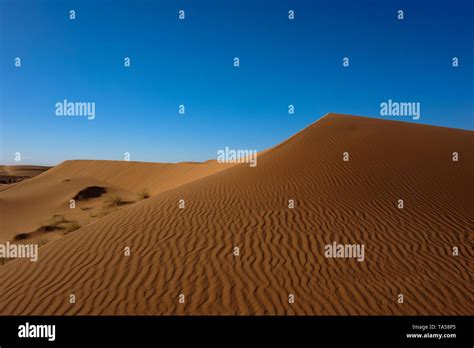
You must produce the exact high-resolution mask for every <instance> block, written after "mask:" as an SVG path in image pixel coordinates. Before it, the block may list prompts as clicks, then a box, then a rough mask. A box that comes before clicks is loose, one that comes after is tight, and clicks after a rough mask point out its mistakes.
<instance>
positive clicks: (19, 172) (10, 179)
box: [0, 165, 51, 191]
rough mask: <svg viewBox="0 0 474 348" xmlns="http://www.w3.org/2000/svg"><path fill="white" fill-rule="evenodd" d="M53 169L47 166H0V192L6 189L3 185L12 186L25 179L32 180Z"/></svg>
mask: <svg viewBox="0 0 474 348" xmlns="http://www.w3.org/2000/svg"><path fill="white" fill-rule="evenodd" d="M49 168H51V167H45V166H23V165H17V166H4V165H0V191H2V190H3V189H5V187H2V185H3V184H11V183H15V182H19V181H22V180H24V179H29V178H32V177H34V176H36V175H39V174H41V173H43V172H44V171H46V170H48V169H49Z"/></svg>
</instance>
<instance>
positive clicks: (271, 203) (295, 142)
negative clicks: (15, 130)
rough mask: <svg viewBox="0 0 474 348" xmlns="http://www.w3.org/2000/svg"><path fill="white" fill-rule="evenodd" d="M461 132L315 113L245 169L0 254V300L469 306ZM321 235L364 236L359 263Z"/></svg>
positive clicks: (139, 306)
mask: <svg viewBox="0 0 474 348" xmlns="http://www.w3.org/2000/svg"><path fill="white" fill-rule="evenodd" d="M473 139H474V138H473V132H471V131H464V130H455V129H447V128H442V127H433V126H425V125H416V124H410V123H404V122H393V121H385V120H377V119H370V118H363V117H355V116H349V115H339V114H329V115H327V116H326V117H323V118H321V119H320V120H319V121H318V122H316V123H314V124H312V125H311V126H309V127H308V128H306V129H305V130H303V131H301V132H299V133H298V134H296V135H295V136H293V137H291V138H289V139H288V140H286V141H285V142H283V143H282V144H280V145H278V146H276V147H274V148H272V149H270V150H268V151H266V152H265V153H264V154H262V155H261V156H260V157H259V159H258V165H257V167H255V168H250V167H249V166H248V165H245V164H242V165H235V166H234V167H232V168H227V169H226V170H223V171H220V172H215V173H213V175H211V176H203V177H202V178H199V179H196V180H193V181H190V182H187V183H182V184H180V185H177V186H176V187H170V188H169V189H168V190H163V191H161V192H159V193H157V194H156V195H155V196H153V197H151V198H150V199H147V200H144V201H141V202H139V203H136V204H134V205H132V206H130V207H127V208H124V209H123V210H120V211H118V212H117V213H114V214H111V215H109V216H106V217H104V218H102V219H101V220H99V221H97V222H95V223H93V224H90V225H88V226H86V227H84V228H81V229H79V230H78V231H75V232H74V233H72V234H69V235H67V236H65V237H62V238H61V239H58V240H57V241H54V242H52V243H49V244H47V245H45V246H43V247H42V248H40V261H38V262H37V263H31V262H29V261H27V260H15V261H12V262H9V263H8V264H6V265H4V266H2V267H0V294H1V295H0V313H2V314H17V315H63V314H65V315H77V314H81V315H93V314H94V315H125V314H127V315H138V314H139V315H158V314H164V315H170V314H178V315H181V314H191V315H192V314H204V315H285V314H286V315H295V314H296V315H361V314H362V315H391V314H394V315H406V314H419V315H440V314H444V315H469V314H472V313H473V312H474V305H473V301H472V300H473V295H472V294H473V290H474V287H473V285H472V284H473V282H472V274H471V272H470V270H471V269H472V260H473V252H472V248H471V245H472V242H473V238H472V233H471V232H472V229H473V227H474V219H473V216H472V211H473V209H472V208H473V207H474V202H473V197H472V194H471V195H470V194H469V192H472V174H473V167H472V163H473V161H472V160H473V159H474V158H473V154H472V145H473ZM454 151H456V152H459V154H460V160H459V162H453V161H452V159H451V156H452V153H453V152H454ZM344 152H348V153H349V156H350V160H349V162H344V161H343V160H342V154H343V153H344ZM105 167H106V166H105V165H104V168H105ZM55 169H56V170H57V171H58V172H59V170H60V167H57V168H53V169H51V170H50V171H51V172H52V171H54V170H55ZM104 170H105V169H104ZM130 170H132V169H130ZM31 180H34V179H31ZM116 180H121V179H118V178H117V179H116ZM25 184H26V182H25ZM400 198H401V199H403V200H404V204H405V207H404V209H398V208H397V200H398V199H400ZM181 199H184V201H185V204H186V206H185V208H184V209H179V204H178V202H179V200H181ZM289 199H294V200H295V208H294V209H289V208H288V200H289ZM333 241H337V242H339V243H364V244H365V246H366V256H365V261H364V262H360V263H358V262H356V261H355V260H346V259H344V260H337V259H327V258H325V257H324V254H323V248H324V245H326V244H328V243H332V242H333ZM236 246H238V247H239V248H240V256H234V255H233V248H234V247H236ZM453 246H458V247H459V252H460V255H459V256H457V257H453V256H452V254H451V249H452V247H453ZM125 247H130V248H131V256H129V257H128V256H124V254H123V249H124V248H125ZM71 293H74V294H75V295H76V298H77V303H75V304H70V303H69V302H68V299H69V294H71ZM400 293H401V294H403V295H404V299H405V300H404V301H405V302H404V303H403V304H398V303H397V295H398V294H400ZM179 294H184V295H185V296H186V300H185V303H184V304H183V303H179V301H178V296H179ZM289 294H294V296H295V302H294V303H292V304H290V303H288V295H289Z"/></svg>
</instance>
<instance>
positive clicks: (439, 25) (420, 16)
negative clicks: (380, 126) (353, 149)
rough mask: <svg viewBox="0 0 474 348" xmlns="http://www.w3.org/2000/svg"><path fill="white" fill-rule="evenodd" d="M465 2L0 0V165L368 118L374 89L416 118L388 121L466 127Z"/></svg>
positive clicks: (250, 143) (161, 152) (265, 135)
mask: <svg viewBox="0 0 474 348" xmlns="http://www.w3.org/2000/svg"><path fill="white" fill-rule="evenodd" d="M70 9H74V10H75V11H76V20H74V21H71V20H69V18H68V12H69V10H70ZM180 9H184V10H185V11H186V19H185V21H180V20H178V11H179V10H180ZM290 9H293V10H295V11H296V19H295V20H294V21H289V20H288V17H287V15H288V10H290ZM398 9H403V10H404V12H405V19H404V20H403V21H398V20H397V18H396V16H397V10H398ZM473 12H474V2H473V1H469V0H449V1H448V0H446V1H416V0H409V1H381V0H373V1H368V0H358V1H354V0H344V1H342V0H331V1H329V0H326V1H318V0H298V1H295V0H281V1H278V0H274V1H263V0H239V1H237V0H220V1H219V0H213V1H211V0H199V1H196V0H190V1H184V0H162V1H132V0H130V1H116V0H114V1H100V0H96V1H87V0H80V1H52V0H44V1H40V0H30V1H25V0H0V30H1V31H0V38H1V42H0V45H1V46H0V98H1V99H0V112H1V133H0V134H1V141H0V145H1V151H0V154H1V158H0V163H3V164H12V163H14V153H15V152H17V151H18V152H21V154H22V160H23V161H22V163H24V164H57V163H59V162H61V161H63V160H66V159H79V158H83V159H85V158H87V159H123V153H124V152H130V153H131V160H136V161H157V162H178V161H203V160H206V159H209V158H215V157H216V153H217V150H218V149H222V148H224V147H226V146H229V147H231V148H236V149H241V148H243V149H258V150H263V149H265V148H268V147H270V146H273V145H276V144H278V143H280V142H281V141H282V140H284V139H286V138H287V137H289V136H291V135H293V134H294V133H296V132H297V131H299V130H301V129H302V128H304V127H306V126H308V125H309V124H311V123H313V122H314V121H316V120H317V119H319V118H320V117H321V116H323V115H324V114H326V113H327V112H339V113H348V114H356V115H365V116H371V117H380V116H379V112H380V103H381V102H383V101H386V100H388V99H392V100H395V101H405V102H420V103H421V118H420V119H419V120H418V121H413V120H411V119H409V118H393V119H395V120H397V119H399V120H404V121H410V122H417V123H424V124H434V125H441V126H447V127H455V128H464V129H471V130H472V129H473V123H474V122H473V111H474V110H473V103H474V102H473V100H474V82H473V81H474V68H473V63H474V61H473V58H474V34H473V24H472V23H474V15H473ZM126 56H128V57H130V58H131V60H132V66H131V67H130V68H124V67H123V58H124V57H126ZM236 56H238V57H239V58H240V60H241V66H240V68H234V67H233V58H234V57H236ZM345 56H347V57H349V58H350V67H349V68H348V69H347V68H346V69H345V68H343V67H342V58H343V57H345ZM454 56H456V57H459V62H460V66H459V67H458V68H456V69H454V68H452V66H451V59H452V57H454ZM15 57H21V59H22V67H21V68H15V66H14V58H15ZM63 99H68V100H69V101H87V102H95V103H96V118H95V120H93V121H88V120H87V119H85V118H80V117H79V118H71V117H69V118H64V117H57V116H55V104H56V102H58V101H62V100H63ZM180 104H185V106H186V115H184V116H183V115H179V114H178V105H180ZM289 104H294V105H295V107H296V109H295V110H296V113H295V115H292V116H290V115H288V105H289ZM401 136H403V135H401Z"/></svg>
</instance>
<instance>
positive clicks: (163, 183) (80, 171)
mask: <svg viewBox="0 0 474 348" xmlns="http://www.w3.org/2000/svg"><path fill="white" fill-rule="evenodd" d="M230 166H231V165H228V164H226V165H222V164H218V163H217V162H216V161H207V162H205V163H176V164H167V163H143V162H126V161H92V160H75V161H66V162H63V163H61V164H60V165H58V166H56V167H54V168H52V169H50V170H48V171H47V172H45V173H44V174H43V175H40V176H38V177H35V178H33V179H30V180H26V181H23V182H21V183H17V184H15V185H14V187H11V188H9V189H8V190H7V189H5V191H4V192H0V242H2V241H6V240H10V239H12V238H14V237H15V236H16V235H18V234H24V233H31V232H32V231H35V230H36V229H38V228H40V227H42V226H45V225H50V224H52V223H55V222H58V221H64V223H63V224H62V225H61V226H59V227H63V229H67V228H68V222H75V223H78V224H79V225H80V226H83V225H86V224H88V223H90V222H92V221H93V220H95V215H97V216H98V217H101V216H103V215H107V214H108V213H110V212H112V210H114V209H107V210H105V209H104V208H106V207H105V206H106V205H107V201H108V200H110V199H114V198H117V199H121V201H122V202H127V203H134V202H135V201H137V200H139V195H141V194H143V193H147V194H148V195H150V196H153V195H156V194H158V193H160V192H163V191H166V190H169V189H171V188H174V187H177V186H179V185H182V184H185V183H188V182H190V181H193V180H196V179H199V178H201V177H204V176H206V175H210V174H213V173H215V172H218V171H220V170H224V169H226V168H229V167H230ZM2 167H3V168H5V169H4V170H5V171H7V170H8V171H9V172H14V173H23V174H25V173H34V166H21V167H20V166H18V168H12V167H7V166H2ZM15 167H16V166H15ZM39 168H47V167H39ZM0 169H1V167H0ZM37 170H38V171H40V170H41V169H37ZM43 171H44V169H43ZM31 176H33V175H31ZM92 186H99V187H104V188H105V190H106V193H105V194H104V195H102V196H101V198H100V199H90V200H88V201H86V202H77V203H78V207H77V208H76V209H70V206H69V203H70V199H72V198H74V197H75V196H76V195H77V194H78V193H79V192H80V191H81V190H84V189H86V188H87V187H92ZM53 220H54V222H53ZM36 237H38V235H36ZM50 237H51V234H49V235H44V236H42V238H47V239H49V238H50Z"/></svg>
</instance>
